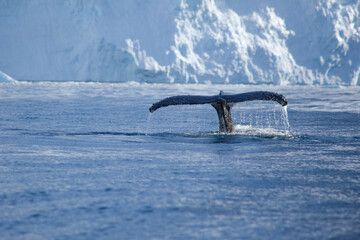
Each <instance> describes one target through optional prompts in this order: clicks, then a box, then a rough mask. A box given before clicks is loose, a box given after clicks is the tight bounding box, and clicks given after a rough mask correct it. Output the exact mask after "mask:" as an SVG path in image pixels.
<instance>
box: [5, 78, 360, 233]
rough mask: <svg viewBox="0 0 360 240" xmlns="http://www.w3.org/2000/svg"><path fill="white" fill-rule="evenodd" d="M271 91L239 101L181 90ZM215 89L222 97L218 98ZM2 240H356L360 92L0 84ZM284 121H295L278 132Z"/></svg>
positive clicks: (359, 220) (359, 222)
mask: <svg viewBox="0 0 360 240" xmlns="http://www.w3.org/2000/svg"><path fill="white" fill-rule="evenodd" d="M220 88H221V89H223V90H225V91H227V92H231V93H238V92H239V93H240V92H245V91H248V90H260V89H261V90H271V91H273V90H276V91H279V92H280V93H283V94H284V95H286V96H287V97H288V99H289V107H288V119H286V117H285V116H284V115H285V114H284V110H283V109H282V108H281V107H280V106H277V105H276V104H274V103H264V102H253V103H244V104H240V105H237V106H236V107H235V109H234V112H233V115H234V120H235V122H236V123H237V124H239V126H237V133H235V134H218V133H217V129H218V123H217V116H216V112H215V110H214V109H211V107H210V106H191V107H188V106H185V107H183V106H177V107H168V108H164V109H159V110H158V111H156V112H154V113H153V114H151V115H150V114H149V113H148V108H149V107H150V106H151V104H152V103H153V102H155V101H158V100H160V99H161V98H163V97H166V96H170V95H176V94H184V93H188V94H195V93H198V94H207V95H212V94H216V92H217V91H218V90H219V89H220ZM221 89H220V90H221ZM0 92H1V96H0V131H1V135H0V239H359V236H360V227H359V226H360V126H359V123H360V115H359V112H360V109H359V106H360V101H359V99H360V93H359V88H339V89H324V88H316V87H282V88H276V87H269V86H257V87H250V86H228V85H227V86H223V85H221V86H218V85H215V86H197V85H195V86H191V85H190V86H189V85H185V86H184V85H139V84H134V83H132V84H100V83H19V84H15V85H14V84H2V85H1V90H0ZM286 120H288V121H289V123H290V126H288V125H287V122H286Z"/></svg>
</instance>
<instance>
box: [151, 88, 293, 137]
mask: <svg viewBox="0 0 360 240" xmlns="http://www.w3.org/2000/svg"><path fill="white" fill-rule="evenodd" d="M254 100H265V101H276V102H278V103H279V104H281V105H282V106H286V105H287V104H288V101H287V99H286V98H285V96H283V95H281V94H278V93H274V92H265V91H257V92H247V93H240V94H233V95H225V94H224V93H223V92H222V91H220V94H219V95H214V96H198V95H181V96H174V97H168V98H165V99H163V100H161V101H159V102H156V103H154V104H153V105H152V106H151V107H150V108H149V111H150V112H151V113H152V112H154V111H156V110H157V109H159V108H161V107H167V106H170V105H194V104H211V105H212V106H213V107H214V108H215V110H216V112H217V114H218V118H219V131H220V132H227V133H230V132H233V131H234V126H233V121H232V118H231V107H232V106H233V105H234V104H235V103H238V102H245V101H254Z"/></svg>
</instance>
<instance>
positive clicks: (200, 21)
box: [0, 0, 360, 85]
mask: <svg viewBox="0 0 360 240" xmlns="http://www.w3.org/2000/svg"><path fill="white" fill-rule="evenodd" d="M359 11H360V2H359V1H351V0H348V1H346V0H317V1H313V0H294V1H282V0H268V1H265V0H255V1H250V2H249V1H244V0H240V1H238V0H218V1H216V0H197V1H185V0H178V1H172V0H154V1H142V0H122V1H115V0H109V1H100V0H88V1H70V0H67V1H45V0H33V1H24V0H16V1H13V0H2V1H0V18H1V21H0V29H1V38H0V52H1V53H2V58H0V70H1V71H4V72H6V73H7V74H9V75H11V76H13V77H14V78H15V79H25V80H60V81H86V80H92V81H115V82H125V81H140V82H176V83H244V84H262V83H269V84H282V85H285V84H342V85H360V81H359V77H360V58H359V57H358V55H359V52H360V16H359Z"/></svg>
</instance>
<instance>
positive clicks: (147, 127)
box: [145, 113, 152, 136]
mask: <svg viewBox="0 0 360 240" xmlns="http://www.w3.org/2000/svg"><path fill="white" fill-rule="evenodd" d="M151 116H152V114H151V113H148V117H147V120H146V131H145V135H146V136H148V135H149V126H150V122H151Z"/></svg>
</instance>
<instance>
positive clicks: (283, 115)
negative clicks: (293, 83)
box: [281, 106, 290, 130]
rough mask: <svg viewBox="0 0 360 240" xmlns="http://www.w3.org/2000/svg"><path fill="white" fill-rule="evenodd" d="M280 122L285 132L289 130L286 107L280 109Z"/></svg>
mask: <svg viewBox="0 0 360 240" xmlns="http://www.w3.org/2000/svg"><path fill="white" fill-rule="evenodd" d="M281 120H282V122H283V125H284V127H285V129H286V130H290V123H289V117H288V111H287V106H284V107H282V109H281Z"/></svg>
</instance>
